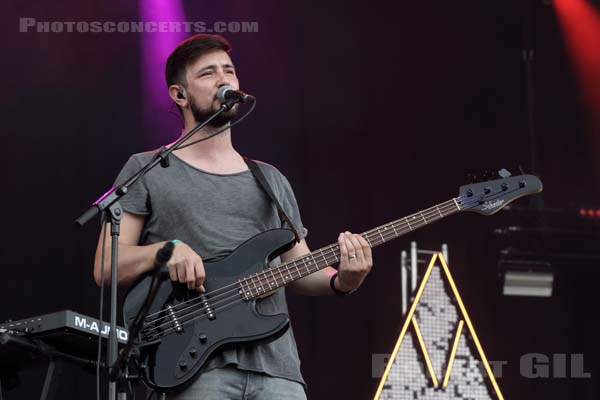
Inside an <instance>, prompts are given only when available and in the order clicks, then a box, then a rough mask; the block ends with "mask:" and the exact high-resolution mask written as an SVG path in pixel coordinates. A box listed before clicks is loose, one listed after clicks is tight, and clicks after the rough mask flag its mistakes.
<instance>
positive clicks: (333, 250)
mask: <svg viewBox="0 0 600 400" xmlns="http://www.w3.org/2000/svg"><path fill="white" fill-rule="evenodd" d="M411 230H412V228H409V227H402V228H400V227H399V228H398V229H397V230H396V232H398V231H399V232H400V235H403V234H405V233H407V232H410V231H411ZM390 231H391V230H390ZM385 235H386V236H387V237H386V238H385V240H384V241H383V242H381V243H384V242H385V241H386V240H389V239H392V238H394V237H396V236H397V235H396V234H395V233H393V232H390V233H385ZM378 240H381V239H380V238H378ZM381 243H378V244H381ZM328 247H329V249H328V250H326V251H321V253H322V256H323V259H324V260H325V263H326V264H327V265H330V264H332V263H333V262H335V261H337V260H338V257H337V254H338V245H337V244H335V245H330V246H328ZM307 268H308V267H307ZM273 269H275V268H273ZM315 272H316V270H315ZM280 275H281V276H282V277H283V274H280ZM288 276H290V274H288ZM269 279H272V278H269ZM285 282H286V278H282V280H281V281H279V278H276V279H275V283H276V285H279V284H280V283H281V284H284V283H285ZM264 287H265V286H260V288H261V289H262V290H263V293H261V294H265V293H268V292H269V290H265V289H264ZM257 289H258V288H257ZM276 289H277V288H276ZM239 291H240V290H239V289H238V288H236V289H233V290H230V291H228V294H229V293H231V294H232V295H231V296H228V297H226V298H224V299H221V300H219V301H216V302H215V301H214V298H211V303H210V304H208V306H209V308H210V309H211V310H212V311H213V312H216V311H217V308H214V309H213V307H215V306H216V305H218V304H221V303H223V302H225V301H228V300H231V299H238V298H240V293H239ZM233 292H235V293H233ZM257 294H258V293H257ZM240 300H241V301H244V300H243V299H240ZM180 304H183V303H180ZM196 305H197V304H193V305H189V306H188V307H185V308H184V309H179V310H177V312H174V313H172V314H171V313H170V312H169V311H165V310H162V312H163V313H164V315H163V316H162V317H159V318H157V319H155V320H154V321H152V322H150V323H149V324H146V325H152V324H154V323H158V325H154V326H152V327H148V328H146V329H145V330H144V332H143V333H144V334H151V333H152V332H153V331H155V330H158V329H161V328H163V327H164V326H166V325H171V324H173V320H172V318H173V317H175V318H176V319H177V320H178V322H180V321H183V324H185V323H186V322H188V321H189V320H184V319H185V318H188V317H190V316H192V315H193V314H197V313H206V308H204V307H201V308H200V307H198V308H197V307H195V306H196ZM190 308H193V309H192V310H191V311H190V312H185V311H187V310H189V309H190ZM172 309H173V308H172ZM161 319H162V320H165V319H167V320H166V321H164V322H162V323H159V321H160V320H161ZM180 323H181V322H180Z"/></svg>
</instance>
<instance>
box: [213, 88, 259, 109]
mask: <svg viewBox="0 0 600 400" xmlns="http://www.w3.org/2000/svg"><path fill="white" fill-rule="evenodd" d="M217 98H218V99H219V101H220V102H221V103H227V104H230V105H233V104H236V103H245V102H247V101H248V100H252V101H254V100H256V99H255V97H254V96H251V95H249V94H247V93H244V92H242V91H241V90H235V89H234V88H232V87H231V86H229V85H224V86H221V87H220V88H219V90H217Z"/></svg>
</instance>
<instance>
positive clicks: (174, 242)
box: [171, 239, 181, 245]
mask: <svg viewBox="0 0 600 400" xmlns="http://www.w3.org/2000/svg"><path fill="white" fill-rule="evenodd" d="M171 243H173V244H174V245H175V244H177V243H181V240H179V239H173V240H171Z"/></svg>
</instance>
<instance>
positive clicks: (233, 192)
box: [94, 35, 373, 400]
mask: <svg viewBox="0 0 600 400" xmlns="http://www.w3.org/2000/svg"><path fill="white" fill-rule="evenodd" d="M230 50H231V46H230V44H229V43H228V42H227V41H226V40H225V39H224V38H223V37H221V36H216V35H196V36H193V37H191V38H189V39H187V40H185V41H184V42H182V43H181V44H179V45H178V46H177V48H176V49H175V50H174V51H173V53H172V54H171V55H170V56H169V58H168V60H167V64H166V72H165V75H166V81H167V86H168V91H169V96H170V97H171V99H172V100H173V101H174V102H175V104H176V105H177V107H178V108H179V109H180V111H181V112H182V114H183V118H184V122H185V127H184V132H189V131H190V130H191V129H192V128H194V127H195V126H196V125H197V124H198V123H199V122H202V121H204V120H205V119H206V118H207V117H208V116H209V115H210V114H212V113H213V112H214V111H216V110H217V109H218V108H219V107H220V106H221V102H220V101H219V100H218V99H217V96H216V94H217V91H218V89H219V87H221V86H223V85H229V86H231V87H232V88H233V89H238V88H239V81H238V78H237V75H236V70H235V67H234V65H233V62H232V61H231V58H230V57H229V52H230ZM236 112H237V107H233V108H232V109H231V110H230V111H227V112H226V113H223V114H221V116H220V117H219V118H217V119H215V120H213V121H211V123H210V124H209V125H208V126H206V127H205V128H204V129H202V130H200V131H199V132H197V133H196V134H195V135H194V136H193V137H192V138H190V139H189V140H188V141H187V142H186V144H189V143H192V144H191V145H188V146H186V147H183V148H181V149H178V150H176V151H174V152H173V153H172V155H171V156H170V166H169V167H168V168H154V169H152V170H151V171H150V172H149V173H148V174H147V175H145V176H144V177H143V178H142V180H141V181H140V182H138V183H137V184H136V185H135V186H134V187H132V188H131V190H130V192H129V193H128V194H127V195H126V196H124V197H123V198H122V199H121V200H120V202H121V205H122V206H123V208H124V209H125V211H126V212H125V215H124V217H123V219H122V222H121V236H120V238H119V276H118V280H119V283H121V284H130V283H132V282H133V281H134V280H136V279H137V278H138V277H140V275H142V274H144V273H146V272H148V271H150V270H152V268H153V266H154V260H155V257H156V253H157V251H158V250H159V249H160V248H161V247H163V246H164V245H165V243H167V242H168V241H173V243H175V247H174V251H173V256H172V257H171V259H170V261H169V262H168V264H167V267H168V270H169V276H170V279H171V280H172V281H174V282H179V283H180V284H182V285H187V287H188V288H189V289H192V290H196V291H198V292H204V291H205V289H204V286H203V283H204V279H205V270H204V264H203V263H204V262H211V261H215V260H218V259H222V258H223V257H225V256H227V255H228V254H230V253H231V252H232V251H233V250H235V249H236V247H238V246H239V245H240V244H242V243H243V242H245V241H246V240H248V239H249V238H251V237H253V236H255V235H257V234H259V233H261V232H264V231H266V230H269V229H274V228H281V227H282V226H284V225H285V224H283V223H282V222H281V219H280V216H279V214H278V212H277V208H276V206H275V205H274V204H273V201H272V200H271V199H270V198H269V196H268V195H267V194H266V193H265V191H264V190H263V189H262V187H261V186H260V184H259V182H258V181H257V180H256V178H255V177H254V175H253V173H252V172H251V171H250V170H249V169H248V165H247V164H246V162H245V160H244V158H243V157H242V156H241V155H240V154H239V153H238V152H237V151H236V150H235V148H234V147H233V145H232V139H231V129H229V128H228V129H226V130H225V131H224V132H223V133H221V134H219V135H216V136H215V137H212V138H210V139H208V140H205V141H201V142H197V143H193V142H194V141H196V140H199V139H202V138H205V137H207V136H209V135H211V134H212V133H214V132H216V131H217V130H220V129H222V128H223V127H228V126H229V123H230V120H231V118H232V117H233V116H234V115H235V114H236ZM184 146H185V144H184ZM154 154H155V152H154V151H153V152H146V153H140V154H134V155H133V156H131V158H130V159H129V160H128V161H127V163H126V164H125V166H124V167H123V169H122V170H121V172H120V174H119V176H118V178H117V180H116V183H117V184H120V183H123V182H124V180H125V179H127V178H128V177H130V176H131V175H133V174H134V173H135V172H137V171H138V170H139V169H140V168H141V167H142V166H144V165H145V164H146V163H147V162H148V161H149V160H150V159H151V158H152V156H153V155H154ZM258 165H259V167H260V170H261V171H262V172H263V174H264V175H265V177H266V180H267V182H268V184H269V186H270V187H271V189H272V191H273V193H274V194H275V197H276V199H277V200H278V201H279V203H280V204H281V206H282V208H283V210H284V211H285V213H286V214H287V215H288V216H289V218H290V220H291V222H292V225H293V226H295V227H296V228H297V230H298V231H299V232H300V233H301V236H302V238H301V239H302V240H301V241H300V242H299V243H296V244H295V245H294V247H292V248H291V249H290V250H288V251H287V252H285V253H283V254H282V255H281V257H280V258H281V260H280V261H281V262H287V261H290V260H292V259H295V258H298V257H300V256H302V255H305V254H308V253H309V252H310V250H309V248H308V246H307V244H306V241H305V240H304V238H305V237H306V233H307V230H306V229H305V228H304V226H303V224H302V220H301V218H300V212H299V210H298V205H297V203H296V199H295V197H294V193H293V191H292V188H291V186H290V184H289V182H288V180H287V179H286V178H285V177H284V176H283V175H282V174H281V172H279V171H278V170H277V169H276V168H275V167H273V166H271V165H268V164H266V163H258ZM290 228H291V227H290ZM100 237H101V238H102V234H101V236H100ZM337 240H338V244H339V246H340V263H339V266H338V269H337V271H336V269H334V268H332V267H327V268H325V269H322V270H320V271H318V272H315V273H313V274H312V275H309V276H307V277H305V278H302V279H300V280H297V281H295V282H293V283H291V284H289V285H288V287H289V288H290V289H292V290H294V291H296V292H298V293H302V294H306V295H323V294H332V293H337V294H346V293H348V292H350V291H353V290H355V289H357V288H358V287H359V286H360V285H361V284H362V282H363V280H364V279H365V277H366V276H367V274H368V273H369V271H370V269H371V267H372V265H373V261H372V257H371V248H370V247H369V244H368V243H367V242H366V241H365V239H364V238H362V237H361V236H360V235H357V234H352V233H350V232H343V233H341V234H340V235H339V236H338V238H337ZM106 246H107V248H109V247H110V238H108V239H107V243H106ZM101 250H102V240H100V241H99V242H98V247H97V250H96V260H95V267H94V277H95V279H96V282H97V283H98V284H99V283H100V279H101V276H100V271H101V260H100V255H101ZM105 271H106V273H105V277H104V278H105V280H106V281H107V282H109V281H110V276H109V275H110V268H109V267H108V262H107V265H106V266H105ZM257 308H258V310H259V311H260V312H261V313H263V314H277V313H287V304H286V299H285V293H284V289H281V290H279V291H277V292H276V293H275V294H273V295H271V296H269V297H267V298H264V299H261V300H259V301H258V303H257ZM158 367H159V368H160V366H158ZM169 398H170V399H182V400H184V399H185V400H191V399H202V400H211V399H215V400H223V399H263V400H264V399H267V400H269V399H273V400H275V399H277V400H279V399H305V398H306V394H305V383H304V380H303V379H302V375H301V373H300V360H299V358H298V351H297V349H296V342H295V339H294V334H293V332H292V329H291V328H290V329H288V330H287V331H286V333H285V334H284V335H283V336H281V337H279V338H278V339H276V340H274V341H271V342H270V343H266V344H260V345H252V346H239V347H237V348H234V349H228V350H224V351H221V352H219V353H217V354H216V355H215V357H213V358H212V359H211V360H210V361H209V362H208V363H207V365H206V367H205V368H204V369H203V371H202V372H201V373H200V374H199V375H198V377H197V378H196V379H195V381H194V382H193V383H192V384H191V385H190V386H188V387H186V388H185V389H184V390H183V391H181V392H179V393H174V394H171V395H170V396H169Z"/></svg>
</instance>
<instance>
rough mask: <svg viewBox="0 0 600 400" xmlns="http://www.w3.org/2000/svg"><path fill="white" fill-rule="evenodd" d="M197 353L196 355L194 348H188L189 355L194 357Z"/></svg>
mask: <svg viewBox="0 0 600 400" xmlns="http://www.w3.org/2000/svg"><path fill="white" fill-rule="evenodd" d="M197 355H198V352H197V351H196V349H194V348H191V349H190V357H192V358H196V356H197Z"/></svg>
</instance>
